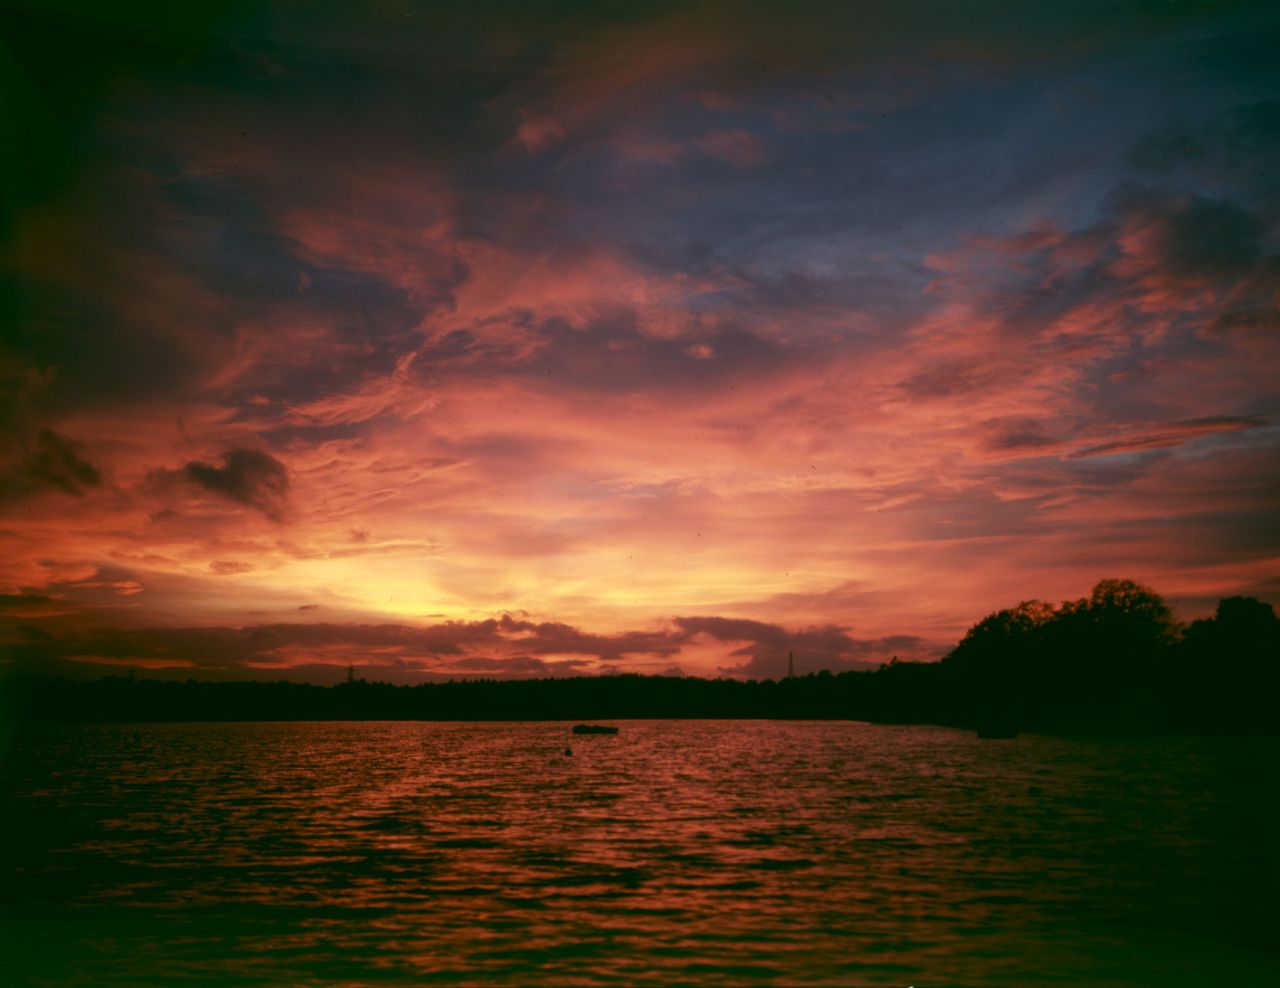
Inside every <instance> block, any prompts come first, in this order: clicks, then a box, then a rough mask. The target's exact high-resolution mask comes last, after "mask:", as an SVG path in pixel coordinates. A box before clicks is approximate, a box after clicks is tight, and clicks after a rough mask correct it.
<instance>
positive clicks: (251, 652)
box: [0, 595, 938, 680]
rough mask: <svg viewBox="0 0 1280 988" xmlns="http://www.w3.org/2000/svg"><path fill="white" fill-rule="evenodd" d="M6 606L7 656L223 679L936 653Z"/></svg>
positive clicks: (742, 636)
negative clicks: (351, 666)
mask: <svg viewBox="0 0 1280 988" xmlns="http://www.w3.org/2000/svg"><path fill="white" fill-rule="evenodd" d="M6 605H7V609H8V610H9V612H10V613H12V614H15V615H21V616H24V617H26V618H28V619H29V620H32V621H42V625H39V626H38V625H32V626H31V627H30V628H28V629H27V631H26V632H24V633H22V634H18V632H17V631H16V630H13V629H11V631H10V633H9V634H8V636H7V641H8V644H9V645H10V647H11V648H12V649H13V650H14V655H15V658H17V659H19V660H20V661H21V662H23V663H24V664H25V665H27V666H28V667H29V668H31V669H46V668H47V669H52V668H53V665H52V664H58V667H59V668H63V667H64V666H63V664H65V663H76V662H81V663H85V664H86V665H92V664H93V663H94V661H95V660H97V661H99V662H101V661H110V662H128V661H135V662H138V663H139V664H142V665H146V666H155V667H158V666H160V665H170V666H173V667H175V668H177V667H181V668H189V669H195V670H199V671H201V673H202V674H203V673H206V672H207V673H209V674H213V675H216V676H219V677H223V678H225V677H226V676H234V675H242V676H250V675H258V674H259V672H258V671H259V670H262V669H272V670H275V672H276V673H287V674H290V675H294V674H297V675H302V673H295V669H301V668H313V669H319V670H325V669H331V668H332V667H333V666H335V665H339V666H341V665H346V664H348V663H356V664H359V665H360V666H361V668H362V669H364V668H365V666H366V665H368V666H370V667H374V666H394V667H396V668H397V669H399V671H400V675H399V676H398V677H397V678H399V679H401V680H404V679H406V678H407V679H413V678H415V677H416V678H418V679H421V678H431V677H432V676H434V675H437V674H441V673H444V672H448V673H450V674H456V675H463V676H465V675H468V674H479V675H485V676H500V677H504V678H506V677H519V676H544V675H575V674H580V673H583V672H589V671H592V666H593V663H609V664H610V666H609V668H612V669H614V671H625V667H626V664H627V661H628V660H642V661H652V660H657V659H662V658H670V657H671V656H674V655H676V654H678V653H679V652H680V650H681V647H682V646H685V645H688V644H689V643H691V642H692V641H693V639H694V638H695V636H699V635H703V636H707V637H710V638H712V639H715V640H718V641H723V642H726V643H733V644H734V645H735V646H736V647H735V648H734V650H733V651H732V652H730V653H729V656H730V657H731V658H737V659H742V660H743V661H742V662H741V663H739V664H737V665H733V666H727V667H725V668H723V669H722V670H721V672H722V673H726V674H728V675H733V676H754V677H776V676H780V675H783V674H785V672H786V671H787V653H788V652H789V651H794V653H795V660H796V667H797V672H798V673H809V672H816V671H818V670H820V669H831V670H835V671H840V670H845V669H861V668H871V667H874V666H875V665H876V664H878V663H879V662H882V661H886V660H887V659H888V658H889V657H890V656H891V655H899V656H903V657H920V656H922V655H927V656H928V657H935V655H934V653H936V652H937V651H938V649H937V648H936V647H932V646H931V643H929V642H926V641H924V640H923V639H920V638H917V637H915V636H912V635H897V636H890V637H886V638H878V639H856V638H852V637H850V636H849V635H848V634H846V633H845V632H844V631H843V630H842V629H840V628H837V627H834V626H826V627H820V628H810V629H803V630H800V631H795V632H791V631H787V630H786V629H785V628H782V627H780V626H778V625H772V624H767V623H764V622H760V621H751V620H742V619H736V618H721V617H686V618H677V619H676V620H675V621H674V622H673V623H672V626H671V627H669V628H667V629H664V630H660V631H623V632H619V633H616V634H610V635H599V634H592V633H590V632H586V631H583V630H581V629H578V628H575V627H573V626H571V625H567V624H563V623H559V622H532V621H527V620H521V619H518V618H513V617H512V616H511V615H503V617H502V618H500V619H499V618H491V619H488V620H484V621H449V622H444V623H441V624H436V625H426V626H413V625H404V624H376V625H374V624H334V623H315V624H284V623H277V624H260V625H253V626H249V627H244V628H232V627H191V628H182V627H131V628H123V627H120V628H104V627H97V628H87V627H85V626H84V625H83V623H82V622H80V623H77V622H76V621H75V619H74V618H73V617H72V614H71V612H70V611H64V610H63V609H62V608H61V607H60V606H59V602H57V601H54V600H51V599H45V598H42V597H35V596H32V595H22V597H21V598H18V597H14V598H13V599H12V601H11V600H9V599H6V598H4V597H0V606H6ZM742 642H747V643H748V644H746V645H743V644H741V643H742ZM551 656H559V658H550V657H551ZM566 656H575V657H573V658H566ZM319 678H321V679H323V678H325V677H324V676H320V677H319Z"/></svg>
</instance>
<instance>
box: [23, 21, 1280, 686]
mask: <svg viewBox="0 0 1280 988" xmlns="http://www.w3.org/2000/svg"><path fill="white" fill-rule="evenodd" d="M188 8H189V9H188ZM375 8H376V9H375ZM375 8H368V7H366V6H360V5H354V6H353V5H344V4H325V3H321V4H318V5H313V7H312V8H309V9H308V11H307V12H306V14H305V15H304V14H302V13H300V12H295V11H293V10H292V9H291V8H288V5H285V6H281V5H279V4H276V3H272V2H267V0H263V2H261V3H259V2H256V0H251V2H249V3H247V4H238V3H237V4H207V5H206V4H200V3H197V4H195V5H194V6H191V5H187V6H184V7H183V8H182V9H181V10H180V11H179V10H177V8H175V12H173V13H164V12H159V13H157V12H154V11H150V12H147V14H146V15H145V16H144V15H142V14H137V13H135V12H133V11H132V9H131V8H130V7H129V5H127V4H126V5H124V6H123V7H120V8H119V9H116V8H112V9H110V10H104V11H102V12H97V13H95V14H94V15H93V16H92V17H83V18H74V19H69V18H67V17H65V16H62V15H61V14H59V13H58V11H57V10H54V9H52V8H51V9H50V10H48V11H46V10H44V8H39V7H38V6H36V7H30V8H29V9H27V10H26V11H25V12H22V13H15V14H13V15H12V16H11V17H10V20H11V21H12V23H11V24H8V23H7V24H6V32H5V41H6V45H5V51H6V59H7V61H6V66H7V68H6V70H5V71H6V79H7V80H8V81H9V82H11V83H13V85H11V86H8V90H9V91H11V92H12V94H13V95H12V99H11V100H10V101H9V103H8V104H7V105H8V106H9V108H10V110H11V118H12V127H11V130H12V131H13V133H14V134H15V135H17V138H16V139H15V140H14V141H11V142H9V143H8V145H6V147H5V148H4V149H3V150H2V151H0V155H3V156H4V162H3V163H4V169H5V174H6V175H7V176H9V177H10V178H11V179H12V181H9V182H7V185H6V189H7V190H9V191H12V192H13V193H14V194H13V195H10V196H5V197H3V205H2V206H0V311H2V312H3V315H4V320H5V327H6V331H5V333H4V334H3V338H2V339H0V395H3V400H2V401H0V414H2V415H3V417H4V424H5V426H6V428H4V429H3V430H0V548H2V549H3V551H0V593H3V594H5V595H7V596H6V598H5V601H6V606H5V607H4V611H5V617H4V618H3V619H0V620H5V621H7V622H8V624H6V625H5V628H9V626H10V625H12V628H9V630H11V631H12V635H13V639H12V640H13V641H14V642H16V643H19V647H21V648H22V649H24V650H25V651H24V652H23V653H22V654H24V655H26V656H28V659H29V661H30V662H33V663H34V662H46V661H47V662H49V663H63V664H66V663H73V664H74V663H81V664H84V663H89V662H92V661H94V660H95V658H96V659H97V660H107V659H110V660H111V661H113V662H121V663H125V662H132V661H136V662H139V663H140V662H143V661H145V662H147V663H150V664H151V665H153V666H156V667H161V666H163V667H167V668H170V667H171V668H173V669H175V670H178V669H194V670H196V671H197V672H198V674H201V675H205V674H208V675H214V674H217V675H231V674H232V673H233V672H236V671H239V672H247V671H252V670H253V669H256V668H258V667H259V666H261V668H263V669H269V670H271V671H272V672H273V673H279V674H282V675H283V674H285V671H286V670H287V671H288V674H289V675H295V676H299V677H306V676H312V677H318V678H322V679H328V678H331V677H332V676H333V675H335V674H336V673H335V670H340V669H342V668H345V665H346V664H347V663H349V662H356V663H361V664H363V665H364V666H365V667H367V668H369V669H371V670H372V669H379V670H384V671H385V674H386V675H387V676H390V677H393V678H397V679H401V680H405V681H408V680H411V679H412V678H413V677H415V676H419V677H431V676H446V677H447V676H450V675H455V676H458V675H471V674H476V673H480V672H485V673H486V674H493V675H503V676H506V675H533V674H539V675H541V674H556V675H559V674H564V673H567V672H573V671H583V672H598V671H602V670H606V669H610V668H616V669H620V670H627V669H637V670H641V671H650V672H660V671H663V670H666V669H672V668H678V669H680V670H683V671H685V672H687V673H690V674H712V675H714V674H717V673H724V674H727V675H734V676H775V675H778V674H779V673H783V672H785V669H786V662H787V655H788V653H789V652H790V653H794V660H795V663H796V666H797V669H798V670H799V671H803V672H808V671H815V670H817V669H821V668H830V669H850V668H858V667H861V666H865V665H874V664H876V663H879V662H882V661H886V660H887V659H889V658H891V657H893V656H894V655H897V656H899V657H900V658H923V659H929V658H933V657H936V655H937V654H938V653H939V652H940V651H941V650H942V649H943V648H945V646H946V645H947V644H948V643H950V642H954V641H955V640H956V639H957V638H958V637H959V636H960V635H961V634H962V633H963V632H964V630H965V628H966V627H967V626H968V625H969V624H971V623H972V622H973V621H974V620H976V619H977V618H979V617H981V616H982V615H983V614H986V613H989V612H991V611H992V610H995V609H997V608H999V607H1004V606H1008V605H1009V604H1011V603H1014V602H1016V601H1017V600H1020V599H1022V598H1024V597H1026V596H1028V595H1034V596H1037V597H1041V598H1045V599H1063V598H1066V597H1069V596H1073V595H1076V594H1078V593H1079V592H1080V588H1081V587H1087V586H1091V585H1093V584H1094V583H1095V582H1096V581H1097V580H1098V579H1099V578H1100V577H1103V576H1117V577H1130V578H1133V579H1136V580H1139V581H1140V582H1142V583H1144V584H1148V585H1151V586H1154V587H1156V588H1157V589H1158V590H1160V591H1161V592H1162V593H1164V594H1166V595H1167V596H1168V597H1169V598H1170V599H1171V600H1172V601H1173V603H1174V604H1175V606H1176V607H1178V608H1179V612H1180V613H1181V614H1183V615H1184V616H1187V617H1192V616H1196V615H1197V614H1199V613H1202V612H1207V611H1209V610H1211V609H1212V605H1213V601H1214V600H1215V599H1216V596H1230V595H1235V594H1252V595H1258V596H1261V597H1263V598H1265V599H1268V600H1271V601H1273V602H1280V583H1278V582H1277V580H1278V577H1277V574H1280V530H1277V528H1276V525H1275V523H1274V519H1275V517H1276V516H1277V512H1276V507H1277V498H1276V491H1277V489H1280V488H1278V487H1277V480H1278V479H1280V478H1278V477H1277V472H1276V467H1275V466H1274V464H1276V463H1280V425H1278V423H1280V391H1278V390H1277V388H1276V385H1275V381H1276V379H1277V374H1278V373H1280V177H1278V176H1280V167H1278V166H1277V161H1278V160H1280V72H1278V71H1277V62H1276V58H1275V52H1274V47H1275V45H1274V41H1273V39H1274V37H1275V35H1276V32H1277V30H1278V29H1280V13H1278V12H1277V11H1276V10H1275V9H1273V8H1274V5H1267V4H1261V3H1257V4H1254V3H1248V2H1246V3H1240V4H1227V5H1210V6H1205V5H1196V4H1147V3H1137V2H1135V3H1120V4H1111V5H1096V4H1079V3H1070V2H1062V3H1057V2H1050V3H1047V4H1028V5H1022V6H1019V7H1017V8H1016V9H1011V8H1010V6H1009V5H1008V4H1005V3H995V2H987V0H979V2H975V3H970V4H965V5H964V6H963V8H960V7H957V6H956V5H954V4H947V3H932V2H925V3H914V4H913V3H909V4H900V3H890V2H884V3H880V2H871V3H859V4H829V3H812V4H810V3H801V4H800V5H799V6H798V7H794V8H792V7H786V8H784V7H782V6H781V5H779V4H776V3H764V2H760V3H755V2H749V3H747V4H745V5H744V4H738V3H733V4H728V3H723V2H721V0H698V2H693V3H688V4H680V5H668V6H654V5H651V4H630V5H628V4H621V5H590V6H582V5H561V6H558V7H554V8H553V7H547V6H546V5H542V4H532V5H531V4H524V3H505V2H503V3H498V4H497V5H496V6H495V5H488V4H486V5H484V9H483V10H481V9H478V8H477V9H474V10H473V9H471V7H470V6H468V5H438V4H437V5H432V4H427V5H419V6H418V7H416V8H415V9H414V10H412V11H407V9H401V8H400V7H399V6H397V5H395V4H391V5H385V4H383V5H375ZM140 39H143V40H140ZM144 41H145V43H144ZM689 615H710V617H689ZM42 622H43V623H42ZM59 622H61V623H59ZM19 627H21V628H23V629H26V630H24V631H22V633H21V634H19V633H18V631H17V630H16V629H17V628H19ZM307 628H313V629H315V630H314V631H308V630H307ZM375 629H381V630H375ZM0 630H4V629H0ZM35 631H39V632H40V634H34V632H35ZM41 635H44V636H46V637H41ZM24 636H25V637H24ZM166 636H167V637H166ZM309 636H310V637H309ZM183 663H189V665H183ZM173 674H175V675H176V674H178V673H177V672H175V673H173Z"/></svg>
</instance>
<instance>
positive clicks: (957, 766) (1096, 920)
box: [0, 721, 1280, 986]
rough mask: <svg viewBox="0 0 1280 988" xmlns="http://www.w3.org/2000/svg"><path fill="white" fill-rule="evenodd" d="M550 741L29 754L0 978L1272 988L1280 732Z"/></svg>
mask: <svg viewBox="0 0 1280 988" xmlns="http://www.w3.org/2000/svg"><path fill="white" fill-rule="evenodd" d="M568 726H569V725H566V724H545V723H533V724H530V723H525V724H418V723H372V724H369V723H361V724H351V723H345V724H334V723H324V724H184V725H178V724H164V725H139V726H124V727H120V726H98V727H84V728H59V729H56V730H55V729H48V730H42V731H39V732H27V733H25V734H23V735H21V736H19V737H17V738H15V739H12V740H11V741H10V742H9V744H8V750H7V752H6V753H5V755H4V759H3V777H2V778H0V785H2V788H0V799H2V800H3V803H2V804H0V826H2V827H3V831H4V832H3V835H2V836H3V841H2V843H0V939H2V940H3V942H2V943H0V948H2V949H3V954H2V955H0V981H3V982H4V983H8V984H24V985H25V984H46V983H48V984H53V983H62V984H75V985H93V984H129V985H134V984H171V983H173V984H273V985H277V984H278V985H309V984H353V985H354V984H374V983H380V982H381V983H386V982H392V983H401V984H426V983H433V982H465V983H475V982H481V983H488V982H500V983H506V984H519V985H525V984H554V985H573V984H753V983H768V984H780V985H798V984H832V985H862V984H867V985H903V986H905V985H917V986H923V985H1019V986H1021V985H1043V984H1099V985H1108V984H1110V985H1129V984H1132V985H1171V984H1173V985H1177V984H1203V985H1246V984H1249V985H1252V984H1275V983H1280V982H1277V980H1276V978H1277V975H1280V954H1278V953H1277V947H1276V943H1277V941H1278V938H1277V934H1276V920H1277V918H1278V916H1280V911H1278V905H1277V887H1278V883H1277V877H1278V867H1277V866H1278V861H1280V844H1278V836H1280V829H1278V826H1277V816H1276V812H1277V792H1276V791H1277V786H1276V782H1277V773H1276V765H1277V761H1276V757H1277V754H1280V745H1278V744H1277V741H1276V740H1275V739H1222V738H1189V739H1188V738H1145V739H1118V738H1108V739H1057V738H1042V737H1024V738H1020V739H1017V740H1014V741H979V740H977V739H976V738H974V737H973V736H972V735H969V734H966V733H964V732H960V731H952V730H946V729H942V728H927V727H878V726H871V725H866V724H857V723H788V722H763V721H761V722H755V721H720V722H706V721H703V722H698V721H685V722H672V721H645V722H622V724H621V727H622V730H621V733H620V734H619V735H618V736H617V737H578V738H572V737H571V736H570V735H569V731H568ZM566 744H571V745H572V747H573V755H572V757H565V756H564V755H563V754H562V751H563V749H564V747H565V746H566Z"/></svg>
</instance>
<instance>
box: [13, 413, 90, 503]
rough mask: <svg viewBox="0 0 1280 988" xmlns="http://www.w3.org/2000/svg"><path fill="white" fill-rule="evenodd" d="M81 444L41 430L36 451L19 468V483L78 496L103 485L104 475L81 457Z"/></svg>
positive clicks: (31, 452)
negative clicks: (47, 487)
mask: <svg viewBox="0 0 1280 988" xmlns="http://www.w3.org/2000/svg"><path fill="white" fill-rule="evenodd" d="M81 450H82V447H81V445H80V444H79V443H77V442H73V441H72V440H69V439H65V438H63V437H62V436H59V435H58V434H57V433H55V432H53V431H52V430H50V429H42V430H41V431H40V434H39V435H38V436H37V437H36V441H35V444H34V449H32V450H31V451H30V452H29V453H28V454H27V456H26V458H25V459H24V460H23V461H22V463H21V464H20V465H19V467H18V470H17V474H18V477H19V479H20V480H22V481H25V482H27V484H29V485H43V484H47V485H49V486H52V487H56V488H57V489H58V490H61V491H63V492H64V493H66V494H71V495H73V496H75V497H80V496H82V495H83V494H84V492H85V488H92V487H98V486H100V485H101V484H102V472H101V471H100V470H99V469H98V468H97V467H95V466H94V465H93V464H92V463H90V462H89V461H88V460H86V459H84V457H83V456H82V455H81Z"/></svg>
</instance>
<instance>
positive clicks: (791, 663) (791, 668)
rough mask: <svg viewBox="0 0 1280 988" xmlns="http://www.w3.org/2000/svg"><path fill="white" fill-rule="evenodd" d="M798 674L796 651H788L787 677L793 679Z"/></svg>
mask: <svg viewBox="0 0 1280 988" xmlns="http://www.w3.org/2000/svg"><path fill="white" fill-rule="evenodd" d="M795 674H796V653H795V652H788V653H787V678H788V679H791V678H793V677H794V676H795Z"/></svg>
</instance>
